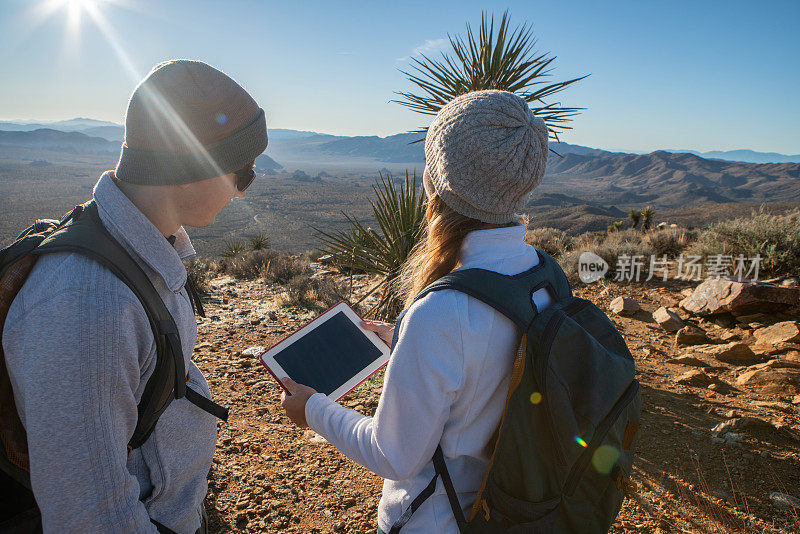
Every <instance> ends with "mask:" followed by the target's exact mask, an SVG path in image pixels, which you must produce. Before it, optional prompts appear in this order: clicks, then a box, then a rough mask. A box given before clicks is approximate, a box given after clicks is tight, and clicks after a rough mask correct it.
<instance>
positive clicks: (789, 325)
mask: <svg viewBox="0 0 800 534" xmlns="http://www.w3.org/2000/svg"><path fill="white" fill-rule="evenodd" d="M753 335H754V336H755V338H756V343H758V344H759V345H774V344H776V343H794V342H797V341H800V323H798V322H797V321H784V322H782V323H775V324H774V325H772V326H768V327H766V328H759V329H758V330H756V331H755V332H753Z"/></svg>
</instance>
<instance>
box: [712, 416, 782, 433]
mask: <svg viewBox="0 0 800 534" xmlns="http://www.w3.org/2000/svg"><path fill="white" fill-rule="evenodd" d="M759 427H760V428H773V429H774V428H775V425H774V424H772V423H770V422H769V421H765V420H764V419H761V418H759V417H735V418H733V419H728V420H727V421H723V422H721V423H719V424H717V425H715V426H714V427H712V428H711V432H712V433H714V434H716V435H717V436H721V435H723V434H727V433H729V432H730V433H733V432H735V431H741V430H745V429H747V428H759Z"/></svg>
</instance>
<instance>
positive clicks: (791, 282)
mask: <svg viewBox="0 0 800 534" xmlns="http://www.w3.org/2000/svg"><path fill="white" fill-rule="evenodd" d="M780 285H781V287H797V278H787V279H786V280H784V281H783V282H781V284H780Z"/></svg>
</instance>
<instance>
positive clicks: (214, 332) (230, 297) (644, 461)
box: [195, 277, 800, 533]
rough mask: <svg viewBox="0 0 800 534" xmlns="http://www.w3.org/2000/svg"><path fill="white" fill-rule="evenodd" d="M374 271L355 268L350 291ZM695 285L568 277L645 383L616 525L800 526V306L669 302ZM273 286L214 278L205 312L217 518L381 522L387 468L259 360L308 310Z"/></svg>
mask: <svg viewBox="0 0 800 534" xmlns="http://www.w3.org/2000/svg"><path fill="white" fill-rule="evenodd" d="M368 282H369V280H366V279H363V278H361V279H357V280H356V282H355V289H356V291H358V290H360V289H362V288H364V287H366V286H367V285H368ZM695 285H696V283H695V284H694V285H692V284H690V283H688V282H679V281H668V282H666V283H663V284H655V283H647V284H644V283H642V284H621V283H613V282H600V283H596V284H592V285H589V286H586V285H583V284H579V285H578V286H576V289H575V293H576V294H577V295H578V296H581V297H584V298H587V299H589V300H591V301H593V302H594V303H595V304H597V305H598V306H600V307H601V308H602V309H604V310H607V311H608V313H609V315H610V316H611V317H612V319H613V321H614V322H615V323H616V324H617V326H618V327H619V329H620V331H621V332H622V333H623V335H624V336H625V339H626V340H627V342H628V345H629V347H630V349H631V352H632V353H633V355H634V357H635V359H636V363H637V372H638V379H639V380H640V382H641V384H642V386H643V399H644V410H643V414H642V418H643V422H642V426H641V428H640V430H639V441H638V445H637V453H638V457H637V461H636V464H635V469H634V475H633V479H634V481H635V482H636V483H637V485H638V491H637V492H636V493H634V494H632V496H631V497H630V498H628V499H626V501H625V504H624V506H623V509H622V511H621V513H620V515H619V517H618V518H617V521H616V523H615V525H614V526H613V528H612V532H615V533H621V532H662V533H666V532H800V502H799V501H798V499H799V498H800V415H798V409H800V395H799V394H800V330H797V323H796V322H795V321H797V320H798V319H800V316H799V315H798V310H797V308H796V307H790V308H785V309H783V310H782V311H777V312H775V311H769V312H768V313H759V312H757V311H755V312H754V311H752V310H749V311H748V312H747V313H743V312H741V310H737V314H738V317H736V316H735V315H732V314H731V313H727V312H726V313H720V310H716V311H717V313H716V314H715V315H712V316H708V317H707V318H704V317H702V316H700V315H697V314H696V313H705V312H704V311H703V310H698V309H694V312H695V313H690V312H688V311H686V309H684V308H681V307H679V302H680V301H681V300H682V299H684V298H685V297H686V294H688V293H686V294H681V292H682V291H684V292H687V290H691V289H692V288H693V287H694V286H695ZM282 291H283V289H282V287H281V286H280V285H270V284H266V283H264V282H263V281H241V280H234V279H232V278H229V277H219V278H216V279H214V280H213V281H212V282H211V290H210V294H209V296H208V298H207V304H206V311H207V315H208V317H207V318H206V319H200V320H199V326H198V329H199V338H198V345H197V348H196V350H195V359H196V361H197V364H198V365H199V366H200V368H201V369H202V370H203V371H204V373H205V374H206V377H208V379H209V383H210V385H211V390H212V392H213V394H214V396H215V397H216V400H217V401H219V402H221V403H223V404H226V405H228V406H229V407H230V408H231V416H230V419H229V421H228V422H227V423H223V424H220V427H219V441H218V443H217V453H216V455H215V458H214V464H213V468H212V472H211V475H210V493H209V498H208V508H209V515H210V521H211V530H212V532H298V533H299V532H312V533H313V532H318V533H327V532H353V533H361V532H363V533H367V532H369V533H372V532H375V528H376V508H377V504H378V500H379V497H380V489H381V480H380V479H379V478H378V477H376V476H374V475H372V474H371V473H369V472H368V471H366V470H365V469H363V468H361V467H360V466H358V465H356V464H354V463H352V462H350V461H349V460H347V459H346V458H345V457H343V456H342V455H341V454H339V453H338V452H337V451H336V450H335V449H334V448H333V447H332V446H331V445H329V444H327V443H326V442H325V441H324V440H323V439H321V438H320V437H319V436H317V435H316V434H314V432H312V431H309V430H302V429H298V428H296V427H295V426H294V425H292V424H291V423H290V422H289V421H288V420H287V418H286V417H285V416H284V414H283V411H282V409H281V407H280V404H279V397H280V388H279V387H278V385H277V384H276V383H275V382H274V380H273V379H272V378H271V376H270V375H269V373H267V371H266V370H265V369H264V368H263V367H262V366H261V364H260V363H259V360H258V353H259V352H260V350H261V349H259V347H269V346H271V345H272V344H274V343H275V342H277V341H278V340H279V339H281V338H282V337H284V336H285V335H287V334H288V333H290V332H292V331H293V330H295V329H296V328H298V327H299V326H300V325H302V324H303V323H304V322H306V321H307V320H308V319H309V318H310V317H311V316H312V314H311V313H310V312H308V311H307V310H303V309H299V308H285V307H280V306H279V305H278V303H279V302H280V301H281V293H282ZM618 296H624V297H627V298H629V299H632V300H631V301H628V302H624V303H620V302H615V303H614V304H615V309H617V307H619V306H622V305H624V306H622V307H623V308H626V309H621V310H619V311H620V313H613V312H612V311H610V310H609V306H610V304H611V303H612V301H613V300H614V299H615V298H616V297H618ZM711 304H712V305H717V304H719V303H713V302H712V303H711ZM684 305H685V307H688V308H690V309H691V308H692V306H694V307H695V308H697V306H698V304H697V302H694V303H689V302H685V303H684ZM703 305H705V306H706V307H707V306H708V303H701V305H700V307H702V306H703ZM637 307H638V308H637ZM661 308H664V309H663V310H662V309H661ZM724 309H725V308H724V307H723V308H722V311H724ZM706 311H707V310H706ZM654 312H655V313H654ZM772 325H776V326H772ZM679 329H680V332H676V330H679ZM676 338H677V340H676ZM380 390H381V382H380V379H379V378H378V379H373V380H370V381H369V382H367V383H365V384H363V385H362V386H360V387H359V388H358V389H357V390H355V391H354V392H352V393H351V394H350V395H348V396H347V397H345V399H343V401H342V402H343V404H344V405H345V406H348V407H351V408H353V409H355V410H357V411H359V412H361V413H364V414H367V415H370V414H372V413H373V412H374V410H375V407H376V406H377V403H378V399H379V396H380Z"/></svg>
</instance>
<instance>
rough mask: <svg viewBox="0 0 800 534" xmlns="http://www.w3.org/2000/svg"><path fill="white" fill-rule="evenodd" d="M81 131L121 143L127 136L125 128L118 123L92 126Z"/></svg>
mask: <svg viewBox="0 0 800 534" xmlns="http://www.w3.org/2000/svg"><path fill="white" fill-rule="evenodd" d="M81 133H84V134H86V135H90V136H93V137H102V138H103V139H107V140H108V141H116V142H117V143H121V142H122V139H124V138H125V128H124V127H122V126H118V125H116V124H115V125H113V126H93V127H91V128H86V129H85V130H81Z"/></svg>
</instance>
